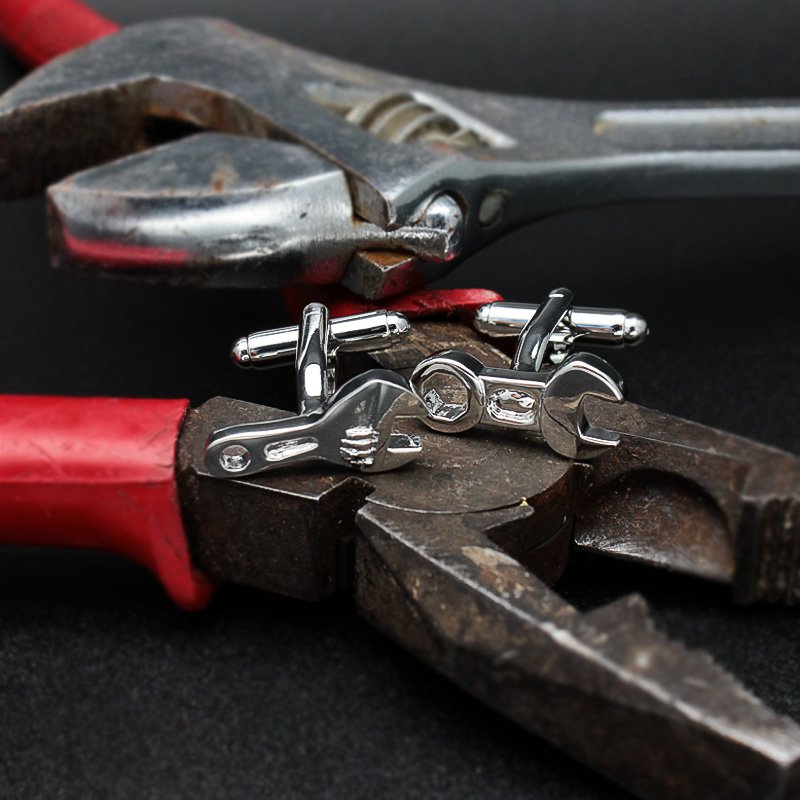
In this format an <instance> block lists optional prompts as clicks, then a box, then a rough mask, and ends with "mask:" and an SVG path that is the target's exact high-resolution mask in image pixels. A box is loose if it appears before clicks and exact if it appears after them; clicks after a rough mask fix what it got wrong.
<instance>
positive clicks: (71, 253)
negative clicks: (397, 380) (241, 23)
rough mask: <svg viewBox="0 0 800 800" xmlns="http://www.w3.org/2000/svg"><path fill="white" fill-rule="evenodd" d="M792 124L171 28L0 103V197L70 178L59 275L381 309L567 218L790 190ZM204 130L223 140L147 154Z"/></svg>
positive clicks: (46, 71) (126, 36) (133, 36)
mask: <svg viewBox="0 0 800 800" xmlns="http://www.w3.org/2000/svg"><path fill="white" fill-rule="evenodd" d="M798 120H800V115H798V109H797V105H796V104H792V103H788V102H786V103H776V102H774V101H772V102H769V103H766V102H763V101H758V102H753V103H749V104H746V105H736V104H729V103H725V104H717V105H713V104H703V103H695V104H692V105H685V106H683V107H681V106H679V105H677V104H672V105H670V106H668V107H657V106H653V105H648V104H615V105H609V104H601V103H581V102H575V101H568V102H567V101H559V100H544V99H536V98H520V97H505V96H500V95H493V94H490V93H483V92H477V91H471V90H464V89H454V88H451V87H447V86H441V85H437V84H433V83H427V82H424V81H417V80H411V79H408V78H403V77H400V76H395V75H388V74H384V73H380V72H377V71H375V70H370V69H366V68H364V67H360V66H357V65H354V64H349V63H346V62H343V61H338V60H336V59H332V58H327V57H324V56H321V55H318V54H315V53H309V52H305V51H302V50H298V49H296V48H294V47H290V46H288V45H285V44H282V43H280V42H277V41H274V40H272V39H269V38H267V37H264V36H259V35H257V34H254V33H250V32H248V31H245V30H242V29H241V28H238V27H236V26H234V25H232V24H229V23H226V22H222V21H218V20H210V19H180V20H164V21H156V22H147V23H144V24H140V25H134V26H131V27H128V28H125V29H124V30H122V31H121V32H120V33H118V34H116V35H113V36H109V37H107V38H105V39H102V40H99V41H96V42H94V43H92V44H91V45H89V46H87V47H85V48H82V49H80V50H78V51H75V52H73V53H71V54H68V55H66V56H64V57H62V58H59V59H57V60H55V61H53V62H51V63H50V64H48V65H46V66H44V67H43V68H41V69H39V70H38V71H36V72H34V73H33V74H32V75H30V76H29V77H28V78H26V79H25V80H23V81H22V82H20V83H19V84H18V85H17V86H16V87H15V88H13V89H12V90H11V91H9V92H8V93H7V94H6V95H5V96H4V97H2V98H0V194H2V195H3V196H5V197H19V196H24V195H27V194H31V193H35V192H39V191H42V190H43V189H44V188H45V187H46V186H47V185H48V184H49V183H51V182H53V181H58V180H61V179H64V178H65V180H61V182H60V183H57V184H56V185H54V186H52V187H51V188H50V190H49V207H50V216H51V224H52V226H53V236H52V237H51V240H52V242H53V243H54V247H55V251H56V252H55V258H56V260H57V261H58V262H59V263H62V264H67V265H72V266H79V267H99V268H102V269H103V270H104V271H105V272H106V273H113V274H117V275H121V276H123V277H137V276H138V277H149V278H154V279H166V280H172V281H182V282H186V283H190V284H197V285H209V286H213V285H219V286H237V285H238V286H243V285H250V286H280V285H286V284H291V283H314V284H321V283H337V282H342V283H343V284H344V285H345V286H347V287H348V288H350V289H352V290H353V291H355V292H356V293H358V294H360V295H362V296H364V297H368V298H380V297H385V296H388V295H391V294H395V293H398V292H401V291H404V290H406V289H409V288H410V287H412V286H415V285H419V284H420V283H422V282H426V281H431V280H433V279H435V278H438V277H440V276H442V275H443V274H444V273H445V272H447V271H448V270H449V269H450V268H451V267H452V266H453V265H455V264H456V263H457V262H458V261H459V260H461V259H463V258H465V257H467V256H469V255H470V254H472V253H474V252H475V251H476V250H478V249H480V248H481V247H483V246H484V245H486V244H487V243H489V242H490V241H492V240H494V239H496V238H497V237H498V236H500V235H502V234H504V233H506V232H508V231H510V230H512V229H514V228H516V227H519V226H521V225H523V224H525V223H527V222H531V221H533V220H537V219H541V218H543V217H545V216H547V215H550V214H553V213H556V212H561V211H565V210H568V209H571V208H577V207H582V206H589V205H598V204H602V203H610V202H618V201H621V200H634V199H649V198H663V197H698V196H755V195H765V196H776V195H792V196H796V195H797V194H798V191H800V189H798V187H800V180H798V177H800V122H798ZM198 129H199V130H209V131H214V133H199V134H197V135H193V136H188V138H185V139H183V140H181V141H178V142H172V143H169V144H165V145H163V146H161V147H158V148H156V149H153V150H150V151H148V152H144V153H139V154H137V153H138V151H141V150H144V149H146V148H148V147H150V146H151V145H152V144H153V143H154V142H158V141H163V140H164V139H165V138H167V139H169V138H174V137H175V136H176V135H178V134H187V133H192V132H196V131H197V130H198ZM130 154H134V155H131V156H130V157H129V158H124V159H122V160H117V161H114V159H119V158H120V156H125V155H130ZM18 164H25V165H26V168H25V169H18V168H17V165H18ZM97 164H103V166H96V165H97ZM92 167H94V168H92ZM87 168H89V169H88V170H87ZM79 170H87V171H84V172H78V174H74V175H71V174H72V173H75V172H76V171H79ZM70 175H71V177H67V176H70Z"/></svg>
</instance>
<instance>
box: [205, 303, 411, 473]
mask: <svg viewBox="0 0 800 800" xmlns="http://www.w3.org/2000/svg"><path fill="white" fill-rule="evenodd" d="M409 327H410V326H409V324H408V320H407V319H406V318H405V317H404V316H403V315H402V314H397V313H394V312H386V311H377V312H372V313H368V314H358V315H354V316H352V317H342V318H340V319H335V320H331V321H329V319H328V310H327V308H326V307H325V306H323V305H321V304H320V303H311V304H309V305H308V306H306V308H305V309H304V310H303V316H302V321H301V324H300V326H299V327H294V328H282V329H279V330H275V331H263V332H260V333H256V334H252V335H251V336H249V337H246V338H244V339H240V340H238V341H237V342H236V344H235V345H234V349H233V357H234V360H235V361H237V363H239V364H240V365H243V366H251V365H266V364H267V363H269V362H272V361H274V360H276V359H280V358H285V357H286V355H287V354H288V353H290V352H291V353H294V354H295V365H296V375H297V395H298V405H299V413H298V415H297V416H294V417H289V418H285V419H278V420H271V421H267V422H261V423H253V424H242V425H233V426H230V427H227V428H223V429H221V430H217V431H214V432H213V433H212V434H211V436H210V437H209V440H208V443H207V445H206V467H207V469H208V471H209V472H210V473H211V474H212V475H214V476H216V477H221V478H232V477H242V476H246V475H253V474H256V473H259V472H263V471H265V470H268V469H272V468H274V467H279V466H283V465H286V464H292V465H294V464H298V463H301V462H305V461H311V460H322V461H327V462H329V463H331V464H339V465H341V466H345V467H349V468H350V469H356V470H360V471H362V472H384V471H386V470H391V469H396V468H398V467H401V466H403V465H405V464H407V463H409V462H410V461H413V460H414V459H415V458H416V457H417V456H418V455H419V453H420V452H421V450H422V445H421V443H420V440H419V438H418V437H416V436H412V435H410V434H406V433H400V432H398V431H395V430H393V429H392V426H393V423H394V422H395V420H397V419H402V418H407V417H416V418H422V417H424V415H425V409H424V407H423V405H422V403H421V402H420V400H419V398H418V397H417V396H416V395H415V394H414V392H413V391H412V390H411V387H410V386H409V384H408V382H407V381H406V380H405V379H404V378H402V377H401V376H400V375H397V374H396V373H394V372H390V371H389V370H380V369H375V370H370V371H368V372H365V373H363V374H362V375H358V376H356V377H355V378H352V379H351V380H349V381H347V383H345V384H344V385H343V386H341V387H340V388H339V389H338V391H334V389H335V383H336V379H335V354H336V352H337V350H339V349H346V350H365V349H369V350H379V349H381V348H382V347H388V346H390V345H391V344H392V343H393V342H394V341H397V338H398V337H402V336H404V335H405V334H406V333H408V330H409Z"/></svg>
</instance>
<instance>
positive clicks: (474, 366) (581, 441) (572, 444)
mask: <svg viewBox="0 0 800 800" xmlns="http://www.w3.org/2000/svg"><path fill="white" fill-rule="evenodd" d="M571 303H572V292H570V291H569V290H568V289H556V290H554V291H552V292H551V293H550V295H549V296H548V298H547V300H546V301H545V302H544V303H542V304H541V305H539V306H527V309H528V310H529V309H530V308H534V309H535V310H534V312H533V313H530V314H528V319H527V321H526V323H525V324H524V327H523V330H522V333H521V335H520V337H519V343H518V345H517V350H516V353H515V354H514V358H513V360H512V366H511V369H497V368H493V367H486V366H484V365H483V364H482V363H481V362H480V361H479V360H478V359H476V358H474V357H473V356H471V355H468V354H467V353H464V352H462V351H460V350H445V351H443V352H441V353H436V354H434V355H432V356H430V357H429V358H426V359H425V360H424V361H422V362H421V363H420V364H419V365H418V366H417V367H416V369H415V370H414V372H413V374H412V376H411V383H412V385H413V387H414V390H415V391H416V392H417V394H418V395H419V396H420V398H421V399H422V401H423V403H425V407H426V408H427V411H428V417H427V419H426V420H425V422H426V423H427V424H428V426H429V427H431V428H433V429H434V430H437V431H441V432H443V433H458V432H461V431H466V430H468V429H470V428H472V427H474V426H475V425H478V424H486V425H495V426H498V427H503V428H517V429H520V430H525V431H529V432H531V433H533V434H534V436H535V437H536V438H538V439H541V440H542V441H544V442H546V443H547V444H548V445H549V446H550V447H551V448H552V449H553V450H555V452H557V453H559V454H560V455H563V456H566V457H567V458H576V459H587V458H594V457H596V456H598V455H600V454H601V453H603V452H604V451H605V450H607V449H608V448H609V447H614V446H615V445H616V444H617V443H618V442H619V435H618V434H617V433H615V432H613V431H608V430H604V429H601V428H597V427H593V426H592V425H590V424H589V422H588V420H587V418H586V414H585V413H584V408H583V404H584V401H585V400H586V398H587V397H590V396H593V397H601V398H605V399H607V400H609V401H611V402H620V401H621V400H622V397H623V389H622V379H621V377H620V376H619V375H618V373H617V372H616V370H615V369H614V368H613V367H612V366H611V365H610V364H608V363H607V362H605V361H604V360H603V359H601V358H598V357H597V356H595V355H591V354H589V353H575V354H573V355H569V349H570V347H571V346H572V342H573V341H574V339H575V338H577V336H573V338H571V339H570V338H569V337H570V336H572V333H571V324H570V322H568V321H567V319H568V315H570V314H574V313H575V310H573V309H571V308H570V304H571ZM497 305H498V304H492V306H497ZM505 305H506V306H507V305H509V304H505ZM522 308H524V307H522V306H518V307H515V308H514V309H513V310H514V311H515V312H516V311H517V309H522ZM494 312H495V309H493V308H492V307H491V306H484V307H483V308H481V309H480V310H479V311H478V317H479V319H480V320H481V323H482V324H484V325H488V324H493V322H492V321H493V319H494V318H495V315H494ZM592 313H593V314H595V313H597V314H599V315H600V317H601V318H602V315H603V314H604V313H606V312H600V311H598V312H592ZM625 313H626V312H610V315H611V316H617V315H619V314H623V315H625ZM509 316H510V315H509V314H508V313H507V311H506V309H500V311H499V312H498V313H497V315H496V317H497V318H499V319H503V320H507V319H508V317H509ZM629 316H630V315H629ZM523 318H524V315H523V314H522V313H520V314H519V315H518V317H517V319H518V320H520V321H521V320H522V319H523ZM637 319H641V318H637ZM642 322H644V321H643V320H642ZM520 327H522V325H520ZM644 329H645V330H646V326H644ZM641 336H642V337H643V334H641ZM548 363H549V364H553V363H557V364H558V366H556V367H555V368H553V367H547V368H545V365H546V364H548Z"/></svg>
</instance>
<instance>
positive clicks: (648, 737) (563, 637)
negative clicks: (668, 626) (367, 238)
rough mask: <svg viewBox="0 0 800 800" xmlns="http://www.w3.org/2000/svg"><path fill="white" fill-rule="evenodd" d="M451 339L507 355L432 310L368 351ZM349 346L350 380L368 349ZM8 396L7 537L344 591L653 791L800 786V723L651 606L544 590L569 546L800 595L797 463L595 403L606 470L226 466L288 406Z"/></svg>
mask: <svg viewBox="0 0 800 800" xmlns="http://www.w3.org/2000/svg"><path fill="white" fill-rule="evenodd" d="M574 313H575V315H576V316H578V317H579V314H578V313H577V309H576V310H575V311H574ZM332 327H333V326H332ZM442 346H445V347H448V348H449V349H458V350H461V351H463V352H465V353H467V354H469V355H470V356H471V357H472V358H475V359H478V360H480V361H481V363H483V364H484V365H486V366H487V367H489V368H497V367H502V366H504V365H505V364H506V363H507V356H506V355H505V354H504V353H502V352H501V351H499V350H497V349H495V348H494V347H493V346H490V345H489V344H487V343H486V342H485V341H484V340H482V339H481V338H480V336H479V335H478V334H477V333H476V332H475V331H474V330H473V329H472V328H471V326H464V325H460V324H458V323H454V322H437V321H427V322H424V321H423V322H417V323H415V324H414V326H413V329H412V330H411V332H410V333H409V335H408V336H406V337H405V338H404V339H403V340H402V341H401V342H399V343H398V344H396V345H395V346H393V347H392V348H390V349H383V350H381V351H379V352H376V353H374V354H373V357H374V358H375V359H377V360H378V362H379V363H380V364H381V365H382V366H383V367H385V368H391V369H399V370H401V372H405V373H406V374H408V373H410V371H411V369H412V368H413V367H414V366H415V365H416V364H417V363H418V362H419V361H420V359H421V358H425V357H427V356H429V355H431V354H432V353H433V352H435V351H438V350H440V349H441V348H442ZM237 352H238V353H239V354H241V346H240V345H239V347H238V348H237ZM348 358H350V359H351V364H350V368H351V369H352V370H354V371H357V370H358V369H359V366H360V365H359V364H358V363H357V361H358V360H359V359H364V358H366V356H365V355H364V354H358V353H354V354H351V355H350V356H348ZM0 408H1V409H2V413H0V449H2V451H3V453H4V458H3V459H2V461H0V508H1V509H2V511H3V513H2V514H0V531H1V532H2V538H3V539H4V540H6V541H24V542H27V543H47V544H54V543H59V544H69V545H76V544H83V545H92V546H100V547H106V548H110V549H113V550H116V551H118V552H121V553H123V554H125V555H127V556H129V557H132V558H135V559H137V560H139V561H140V562H143V563H145V564H146V565H148V566H150V567H151V568H152V569H153V570H154V571H155V572H156V573H157V574H158V575H159V576H160V578H161V579H162V581H163V582H164V584H165V586H166V588H167V590H168V591H169V592H170V594H171V595H172V597H173V598H174V599H175V600H176V601H177V602H179V603H180V604H181V605H183V606H184V607H187V608H197V607H200V606H202V605H203V604H204V603H205V602H207V600H208V598H209V595H210V593H211V591H212V588H213V585H214V584H215V583H218V582H220V581H234V582H238V583H242V584H247V585H250V586H255V587H258V588H260V589H264V590H267V591H272V592H279V593H282V594H285V595H288V596H291V597H298V598H303V599H306V600H315V599H320V598H324V597H326V596H328V595H330V594H332V593H334V592H341V591H345V592H351V593H352V595H353V596H354V598H355V602H356V605H357V607H358V609H359V611H360V612H361V613H362V614H363V615H364V616H365V617H366V618H367V619H368V620H370V621H371V622H373V623H374V624H375V625H377V626H378V627H379V628H380V629H381V630H383V631H385V632H386V633H387V634H388V635H390V636H391V637H393V638H394V639H395V640H397V641H398V642H400V643H402V644H403V645H404V646H405V647H407V648H409V649H410V650H411V651H412V652H413V653H415V654H416V655H418V656H419V657H420V658H422V659H423V660H424V661H426V662H427V663H429V664H430V665H431V666H433V667H434V668H436V669H438V670H440V671H441V672H443V673H444V674H445V675H448V676H449V677H451V678H452V679H453V680H455V681H456V682H457V683H458V684H459V685H461V686H463V687H464V688H465V689H467V690H468V691H469V692H471V693H472V694H474V695H475V696H477V697H479V698H481V699H483V700H485V701H486V702H488V703H489V704H491V705H492V706H493V707H495V708H497V709H499V710H500V711H502V712H503V713H505V714H507V715H509V716H510V717H511V718H512V719H514V720H516V721H517V722H519V723H520V724H521V725H523V726H524V727H526V728H528V729H529V730H531V731H534V732H536V733H537V734H539V735H542V736H544V737H546V738H547V739H549V740H550V741H552V742H554V743H556V744H557V745H559V746H561V747H563V748H565V749H566V750H567V751H569V752H570V753H572V754H574V755H575V756H576V757H578V758H579V759H581V760H583V761H585V762H586V763H588V764H590V765H592V766H593V767H595V768H596V769H598V770H600V771H601V772H603V773H605V774H606V775H608V776H610V777H612V778H613V779H614V780H616V781H618V782H619V783H621V784H623V785H624V786H626V787H628V788H630V789H631V790H633V791H634V792H636V793H638V794H639V795H641V796H642V797H648V798H658V800H669V799H670V798H685V797H688V796H696V797H699V796H715V797H725V798H731V799H732V800H737V799H742V800H743V799H744V798H747V799H748V800H774V799H777V798H795V797H798V796H800V727H798V726H797V725H796V724H795V723H793V722H791V721H790V720H788V719H786V718H783V717H780V716H777V715H775V714H774V713H772V712H770V711H769V710H768V709H767V708H765V707H764V706H763V705H762V704H760V703H759V701H758V700H756V698H754V697H753V696H752V695H751V694H749V693H748V692H747V691H746V690H745V689H744V688H743V687H742V686H741V685H740V684H739V683H737V682H736V681H735V680H734V679H733V678H732V677H731V676H730V675H728V674H726V673H725V672H724V671H723V670H722V669H720V668H719V667H717V666H716V665H715V664H714V663H713V662H712V661H711V660H710V659H709V657H708V656H707V655H705V654H703V653H701V652H698V651H691V650H688V649H686V648H685V647H684V646H682V645H680V644H679V643H677V642H674V641H670V640H669V639H667V638H666V637H665V636H663V635H662V634H660V633H659V632H657V631H656V630H655V629H654V628H653V626H652V624H651V622H650V621H649V619H648V615H647V609H646V606H645V604H644V601H643V600H641V599H640V598H638V597H628V598H625V599H623V600H620V601H617V602H615V603H612V604H611V605H609V606H606V607H603V608H599V609H596V610H594V611H591V612H590V613H578V612H577V611H576V610H575V609H574V608H572V607H571V606H570V605H569V604H567V603H566V602H564V601H563V600H562V599H561V598H560V597H559V596H558V595H557V594H556V593H555V592H554V591H553V590H551V589H550V588H548V586H549V585H550V584H553V583H555V582H556V581H557V580H558V578H559V577H560V576H561V574H562V573H563V571H564V568H565V566H566V565H567V563H568V560H569V555H570V552H571V550H572V549H573V548H574V547H578V548H582V549H584V550H587V551H589V552H594V553H599V554H602V555H608V556H613V557H619V558H623V559H633V560H636V561H639V562H642V563H646V564H650V565H654V566H656V567H666V568H668V569H671V570H675V571H679V572H683V573H687V574H691V575H696V576H700V577H703V578H707V579H711V580H714V581H719V582H725V583H729V584H731V585H732V587H733V593H734V596H735V597H736V598H737V599H738V600H740V601H755V600H770V601H785V602H789V603H791V602H796V601H797V600H798V599H800V582H798V581H797V574H798V555H797V554H798V552H800V548H798V546H797V542H798V538H800V513H798V509H799V508H800V462H798V461H797V460H796V459H795V458H793V457H792V456H790V455H788V454H785V453H781V452H779V451H776V450H772V449H770V448H767V447H763V446H761V445H757V444H755V443H753V442H749V441H746V440H743V439H739V438H737V437H734V436H730V435H727V434H723V433H720V432H717V431H714V430H710V429H708V428H705V427H703V426H700V425H695V424H692V423H689V422H685V421H683V420H679V419H676V418H674V417H670V416H668V415H665V414H661V413H659V412H655V411H648V410H646V409H644V408H640V407H637V406H635V405H633V404H631V403H628V402H618V401H617V400H616V398H614V399H613V401H612V402H608V399H607V398H602V397H591V396H590V397H586V398H584V402H583V410H584V413H585V414H586V416H587V420H588V421H589V422H590V423H591V425H593V426H595V427H597V428H602V429H604V430H607V431H615V432H616V434H617V435H618V443H617V445H616V446H615V447H613V448H609V449H608V451H607V452H605V453H603V454H602V455H601V456H600V457H598V458H596V459H594V460H593V461H576V460H570V459H565V458H562V457H560V456H558V455H556V454H554V453H553V452H552V451H551V450H550V449H549V448H547V447H543V446H542V445H541V444H540V443H538V442H537V441H536V435H535V432H534V433H531V432H525V431H523V430H512V431H504V430H503V429H500V428H494V427H492V428H483V427H475V428H473V429H471V430H469V431H467V432H465V433H462V434H460V435H459V436H449V435H443V434H441V433H439V432H436V431H430V430H426V429H424V428H419V429H418V430H417V431H416V433H417V434H418V435H420V436H421V438H422V441H423V449H422V452H421V454H420V455H419V457H418V459H417V460H416V461H415V462H414V463H413V464H409V465H407V466H406V467H404V468H403V469H402V470H400V471H398V472H395V473H376V474H360V473H354V472H351V471H348V470H342V469H341V468H336V467H333V468H332V467H330V466H328V465H325V464H323V465H308V466H304V467H302V468H294V469H291V468H290V469H285V470H281V471H275V472H269V473H266V474H263V475H240V476H236V475H229V477H228V478H227V479H220V478H218V477H215V476H214V475H212V474H211V473H210V472H209V469H208V464H207V442H208V439H209V435H211V434H212V433H213V432H214V431H217V430H219V429H220V428H225V427H228V426H231V425H242V424H248V423H261V422H263V421H264V420H270V419H276V420H277V419H280V418H285V416H286V412H284V411H279V410H276V409H270V408H265V407H263V406H258V405H253V404H250V403H243V402H238V401H235V400H229V399H224V398H217V399H214V400H211V401H209V402H208V403H206V404H204V405H203V406H201V407H200V408H198V409H196V410H192V411H189V412H188V413H187V409H186V403H185V402H183V401H134V400H128V401H121V400H96V399H95V400H74V399H73V400H70V399H63V398H60V399H59V398H5V399H2V400H0ZM576 722H577V723H578V724H576Z"/></svg>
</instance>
